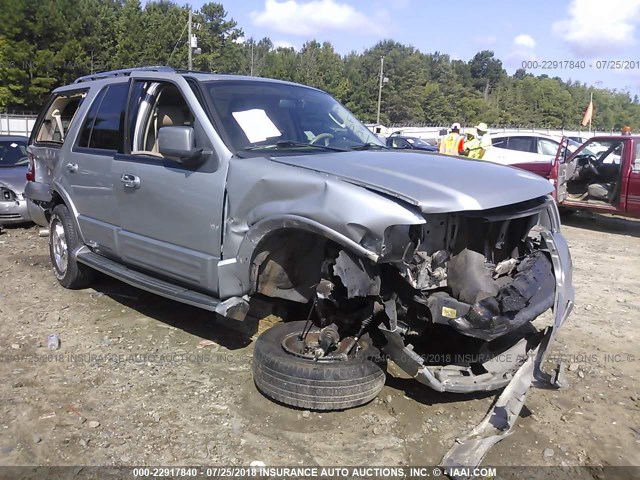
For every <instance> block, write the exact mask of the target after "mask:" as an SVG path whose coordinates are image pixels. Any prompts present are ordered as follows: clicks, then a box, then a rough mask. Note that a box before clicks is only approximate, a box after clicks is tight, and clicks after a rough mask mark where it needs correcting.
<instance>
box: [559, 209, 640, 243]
mask: <svg viewBox="0 0 640 480" xmlns="http://www.w3.org/2000/svg"><path fill="white" fill-rule="evenodd" d="M562 224H563V225H567V226H569V227H576V228H584V229H587V230H592V231H594V232H603V233H612V234H615V235H629V236H631V237H637V238H640V220H636V219H632V218H625V217H615V216H612V215H605V214H601V213H593V212H573V213H569V212H565V213H563V215H562Z"/></svg>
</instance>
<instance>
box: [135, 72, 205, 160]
mask: <svg viewBox="0 0 640 480" xmlns="http://www.w3.org/2000/svg"><path fill="white" fill-rule="evenodd" d="M129 111H130V113H131V116H130V125H129V140H130V141H131V145H130V147H131V154H132V155H149V156H156V157H162V155H161V154H160V150H159V145H158V134H159V131H160V129H161V128H163V127H177V126H187V127H193V126H194V123H195V117H194V115H193V113H192V112H191V109H190V108H189V105H188V104H187V101H186V100H185V99H184V97H183V96H182V93H180V90H179V89H178V87H176V86H175V85H174V84H172V83H169V82H149V81H139V82H136V83H135V84H134V86H133V94H132V95H131V104H130V105H129Z"/></svg>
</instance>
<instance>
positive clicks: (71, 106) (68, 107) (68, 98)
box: [35, 90, 87, 146]
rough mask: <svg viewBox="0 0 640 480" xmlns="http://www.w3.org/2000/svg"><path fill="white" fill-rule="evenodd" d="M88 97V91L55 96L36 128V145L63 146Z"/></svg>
mask: <svg viewBox="0 0 640 480" xmlns="http://www.w3.org/2000/svg"><path fill="white" fill-rule="evenodd" d="M86 95H87V91H86V90H83V91H77V92H65V93H59V94H56V95H54V97H53V98H52V100H51V102H50V103H49V106H48V107H47V111H46V112H45V114H44V116H43V117H42V119H41V120H40V123H39V124H38V126H37V127H36V132H37V133H36V138H35V141H36V143H50V144H54V145H58V146H61V145H62V144H63V143H64V141H65V139H66V138H67V133H68V132H69V128H70V127H71V123H72V122H73V121H74V119H75V116H76V112H77V111H78V108H80V105H81V104H82V102H83V100H84V98H85V96H86Z"/></svg>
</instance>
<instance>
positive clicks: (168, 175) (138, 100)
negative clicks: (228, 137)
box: [112, 77, 227, 294]
mask: <svg viewBox="0 0 640 480" xmlns="http://www.w3.org/2000/svg"><path fill="white" fill-rule="evenodd" d="M205 124H208V125H205ZM176 126H180V127H189V128H193V130H194V134H195V139H196V147H197V148H202V149H203V151H204V153H203V158H202V159H201V161H200V162H198V163H197V164H189V165H185V164H183V163H180V162H178V161H175V160H169V159H166V158H163V156H162V155H161V154H160V153H159V145H158V134H159V131H160V129H162V128H166V127H176ZM205 127H206V128H209V129H210V128H212V127H211V124H210V123H209V119H208V118H207V116H206V115H205V114H204V111H203V109H202V108H200V105H199V104H198V100H197V98H196V97H195V95H194V93H193V92H192V90H191V89H190V87H189V85H188V84H187V82H186V81H185V80H184V79H182V78H180V79H178V80H175V77H174V78H173V79H171V80H169V79H162V77H160V78H146V77H145V79H135V80H134V81H133V83H132V87H131V98H130V104H129V109H128V119H127V135H126V138H127V140H126V142H127V145H126V149H125V153H124V154H122V155H117V156H116V158H115V159H114V163H113V179H112V180H113V183H114V188H115V190H116V191H117V197H118V205H119V215H120V226H121V229H120V231H119V234H118V248H119V252H120V256H121V258H122V260H123V261H124V262H125V263H128V264H130V265H132V266H135V267H138V268H140V269H142V270H146V271H149V272H150V273H152V274H155V275H159V276H162V277H167V278H169V279H172V280H174V281H177V282H178V283H182V284H185V285H187V286H190V287H194V288H196V289H198V290H203V291H207V292H209V293H212V294H216V293H217V290H218V274H217V263H218V261H219V259H220V254H221V252H220V245H221V239H222V214H223V201H224V188H225V180H226V168H227V164H226V162H222V163H221V162H219V161H218V157H217V156H216V154H215V151H214V149H213V147H212V144H211V141H210V139H209V138H208V137H207V135H206V134H205V130H206V128H205Z"/></svg>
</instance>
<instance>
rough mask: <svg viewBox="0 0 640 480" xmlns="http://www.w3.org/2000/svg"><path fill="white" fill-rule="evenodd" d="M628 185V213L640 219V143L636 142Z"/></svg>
mask: <svg viewBox="0 0 640 480" xmlns="http://www.w3.org/2000/svg"><path fill="white" fill-rule="evenodd" d="M634 143H635V145H634V146H633V155H632V156H631V166H630V168H631V171H630V173H629V183H628V185H627V213H628V214H629V215H633V216H634V217H640V142H639V141H638V140H635V142H634Z"/></svg>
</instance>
